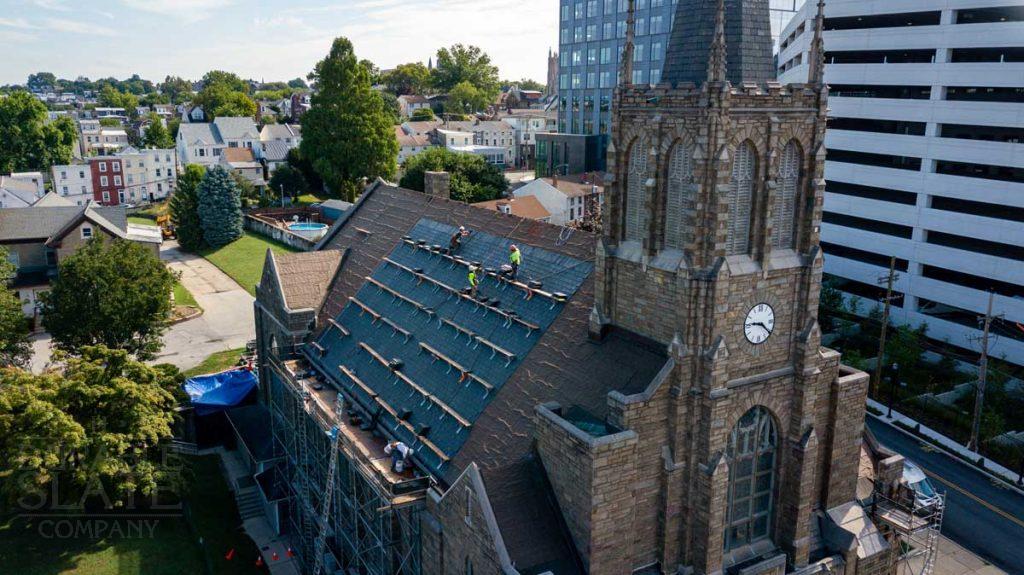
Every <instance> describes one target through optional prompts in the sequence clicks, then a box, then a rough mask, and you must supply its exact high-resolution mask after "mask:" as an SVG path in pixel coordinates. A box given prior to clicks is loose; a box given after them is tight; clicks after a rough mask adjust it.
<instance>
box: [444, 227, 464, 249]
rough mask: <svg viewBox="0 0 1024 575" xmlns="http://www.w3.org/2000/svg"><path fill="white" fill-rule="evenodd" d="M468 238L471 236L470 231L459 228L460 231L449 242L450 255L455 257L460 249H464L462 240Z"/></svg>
mask: <svg viewBox="0 0 1024 575" xmlns="http://www.w3.org/2000/svg"><path fill="white" fill-rule="evenodd" d="M467 236H469V230H467V229H466V227H465V226H459V230H458V231H457V232H455V234H454V235H453V236H452V239H450V240H449V241H448V253H450V254H451V255H455V252H457V251H459V248H461V247H462V238H464V237H467Z"/></svg>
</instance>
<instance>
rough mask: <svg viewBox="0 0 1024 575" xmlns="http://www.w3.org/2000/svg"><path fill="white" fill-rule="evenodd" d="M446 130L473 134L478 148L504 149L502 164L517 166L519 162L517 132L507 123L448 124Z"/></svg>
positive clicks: (471, 121)
mask: <svg viewBox="0 0 1024 575" xmlns="http://www.w3.org/2000/svg"><path fill="white" fill-rule="evenodd" d="M445 129H446V130H455V131H460V132H470V133H472V134H473V141H472V142H471V143H472V144H474V145H477V146H486V147H494V148H503V149H504V150H505V158H504V161H503V162H501V163H502V164H505V165H515V164H516V161H517V160H518V157H519V156H518V153H517V151H518V145H517V144H516V135H515V130H514V129H513V128H512V126H511V125H509V124H508V123H506V122H503V121H501V120H497V121H486V120H485V121H481V120H469V121H465V122H447V123H446V124H445Z"/></svg>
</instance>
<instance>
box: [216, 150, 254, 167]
mask: <svg viewBox="0 0 1024 575" xmlns="http://www.w3.org/2000/svg"><path fill="white" fill-rule="evenodd" d="M221 159H222V160H224V161H225V162H227V163H229V164H240V163H250V164H251V163H253V162H255V161H256V156H254V155H253V153H252V150H251V149H249V148H226V149H225V150H224V152H223V153H222V154H221Z"/></svg>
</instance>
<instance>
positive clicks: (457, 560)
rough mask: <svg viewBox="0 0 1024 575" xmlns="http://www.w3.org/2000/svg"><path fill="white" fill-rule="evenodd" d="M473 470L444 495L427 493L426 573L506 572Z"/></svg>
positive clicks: (424, 523) (486, 574) (487, 574)
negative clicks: (502, 566)
mask: <svg viewBox="0 0 1024 575" xmlns="http://www.w3.org/2000/svg"><path fill="white" fill-rule="evenodd" d="M472 473H473V472H472V471H469V470H467V472H465V473H463V474H462V476H461V477H460V478H459V479H458V480H457V481H456V482H455V483H454V484H453V485H452V486H451V487H450V488H449V489H448V491H446V492H445V493H444V494H443V495H442V496H439V497H435V495H436V494H431V495H429V496H428V497H427V509H426V512H425V513H421V514H420V527H421V530H420V531H421V533H422V557H423V559H422V561H423V562H422V570H423V573H424V575H466V574H467V573H472V574H473V575H499V574H500V573H502V572H503V571H502V568H501V561H500V560H499V557H498V552H497V549H496V548H495V544H494V539H493V538H492V536H491V533H490V531H489V530H488V523H487V519H486V517H485V515H484V513H483V509H482V506H481V500H480V496H479V494H478V493H477V490H476V487H475V486H474V482H473V481H472V475H471V474H472ZM469 566H471V569H472V570H471V571H470V569H468V568H467V567H469Z"/></svg>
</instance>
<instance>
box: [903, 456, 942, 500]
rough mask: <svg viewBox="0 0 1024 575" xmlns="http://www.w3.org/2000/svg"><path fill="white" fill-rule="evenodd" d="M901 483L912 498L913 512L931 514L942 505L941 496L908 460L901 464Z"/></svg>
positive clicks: (921, 472)
mask: <svg viewBox="0 0 1024 575" xmlns="http://www.w3.org/2000/svg"><path fill="white" fill-rule="evenodd" d="M903 483H904V484H905V485H906V486H907V489H908V490H909V492H910V495H912V496H913V498H914V510H915V511H917V512H918V513H931V512H932V511H935V509H936V507H937V506H939V505H942V496H940V495H939V494H938V492H936V491H935V487H934V486H932V482H931V480H930V479H928V476H927V475H925V473H924V471H923V470H922V469H921V468H920V467H918V466H917V465H915V464H914V463H913V462H912V461H910V460H909V459H908V460H906V461H904V462H903Z"/></svg>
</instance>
